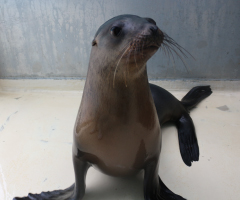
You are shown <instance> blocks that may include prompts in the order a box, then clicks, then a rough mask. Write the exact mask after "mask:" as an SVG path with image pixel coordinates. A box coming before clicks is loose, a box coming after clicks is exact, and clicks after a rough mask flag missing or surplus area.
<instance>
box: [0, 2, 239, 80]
mask: <svg viewBox="0 0 240 200" xmlns="http://www.w3.org/2000/svg"><path fill="white" fill-rule="evenodd" d="M126 13H128V14H136V15H139V16H142V17H151V18H153V19H155V20H156V22H157V24H158V26H159V27H160V29H162V30H163V31H165V32H166V33H167V34H168V35H169V36H171V37H172V38H173V39H175V41H177V42H178V43H179V44H180V45H182V46H183V47H184V48H186V49H187V50H188V51H189V52H190V53H191V54H192V55H193V56H194V57H195V58H196V61H194V60H193V59H191V58H189V59H186V60H185V62H186V63H187V68H188V71H187V70H186V68H185V67H184V65H183V64H182V63H181V61H180V60H179V59H175V64H174V62H172V61H171V60H169V61H168V59H167V58H166V57H165V56H164V54H163V53H162V52H161V51H158V52H157V53H156V54H155V55H154V57H153V58H152V59H151V60H150V61H149V63H148V73H149V77H150V78H152V79H157V78H176V79H181V78H198V79H239V78H240V23H239V21H240V1H239V0H181V1H180V0H151V1H150V0H121V1H119V0H105V1H104V0H0V78H70V77H71V78H81V77H85V76H86V73H87V66H88V60H89V54H90V49H91V41H92V39H93V36H94V34H95V32H96V30H97V29H98V27H99V26H100V25H101V24H102V23H104V22H105V21H106V20H108V19H109V18H112V17H114V16H116V15H119V14H126Z"/></svg>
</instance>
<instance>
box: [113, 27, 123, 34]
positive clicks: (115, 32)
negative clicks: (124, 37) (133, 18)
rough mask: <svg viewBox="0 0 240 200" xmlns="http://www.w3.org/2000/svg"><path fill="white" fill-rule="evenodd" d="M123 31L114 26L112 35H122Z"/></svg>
mask: <svg viewBox="0 0 240 200" xmlns="http://www.w3.org/2000/svg"><path fill="white" fill-rule="evenodd" d="M121 31H122V28H120V27H117V26H113V27H112V28H111V34H112V35H113V36H119V35H120V33H121Z"/></svg>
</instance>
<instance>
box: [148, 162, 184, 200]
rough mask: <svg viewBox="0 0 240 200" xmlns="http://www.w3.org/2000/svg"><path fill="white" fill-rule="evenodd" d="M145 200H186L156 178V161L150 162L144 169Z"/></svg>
mask: <svg viewBox="0 0 240 200" xmlns="http://www.w3.org/2000/svg"><path fill="white" fill-rule="evenodd" d="M144 199H145V200H186V199H184V198H183V197H181V196H179V195H177V194H175V193H173V192H172V191H171V190H169V189H168V188H167V186H166V185H165V184H164V183H163V182H162V180H161V179H160V177H159V176H158V161H152V162H150V163H148V165H147V166H146V167H145V174H144Z"/></svg>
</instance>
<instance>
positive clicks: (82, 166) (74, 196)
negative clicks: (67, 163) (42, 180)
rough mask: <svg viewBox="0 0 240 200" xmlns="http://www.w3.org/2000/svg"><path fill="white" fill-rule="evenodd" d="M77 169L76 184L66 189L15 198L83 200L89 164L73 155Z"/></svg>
mask: <svg viewBox="0 0 240 200" xmlns="http://www.w3.org/2000/svg"><path fill="white" fill-rule="evenodd" d="M73 165H74V170H75V184H73V185H71V186H70V187H69V188H67V189H65V190H54V191H51V192H41V193H40V194H31V193H29V194H28V196H27V197H15V198H13V200H50V199H52V200H81V199H82V198H83V196H84V193H85V177H86V173H87V170H88V168H89V166H90V165H89V164H88V163H87V162H86V161H83V160H81V159H80V158H78V157H77V156H73Z"/></svg>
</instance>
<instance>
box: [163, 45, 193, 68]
mask: <svg viewBox="0 0 240 200" xmlns="http://www.w3.org/2000/svg"><path fill="white" fill-rule="evenodd" d="M166 46H167V47H168V48H169V50H170V52H171V54H172V51H174V53H175V54H176V55H177V56H178V57H179V58H180V59H181V61H182V63H183V65H184V67H185V69H186V71H187V73H189V71H188V69H187V66H186V62H185V60H184V58H183V57H182V56H181V55H180V54H179V53H178V52H177V51H176V50H175V49H174V48H173V47H172V46H170V45H166Z"/></svg>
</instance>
